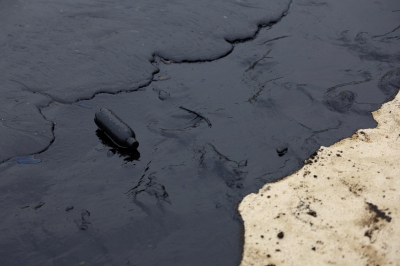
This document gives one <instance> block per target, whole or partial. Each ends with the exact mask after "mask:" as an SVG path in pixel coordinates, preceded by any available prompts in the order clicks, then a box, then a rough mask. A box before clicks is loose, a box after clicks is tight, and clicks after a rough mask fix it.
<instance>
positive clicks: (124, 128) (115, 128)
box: [94, 108, 139, 149]
mask: <svg viewBox="0 0 400 266" xmlns="http://www.w3.org/2000/svg"><path fill="white" fill-rule="evenodd" d="M94 122H95V123H96V125H97V126H98V127H99V129H100V130H102V131H103V132H104V133H105V134H106V135H107V136H108V137H109V138H110V139H111V140H112V141H113V142H114V143H115V144H116V145H118V146H120V147H121V148H130V149H137V147H138V146H139V142H138V141H137V140H136V136H135V132H133V130H132V129H131V128H130V127H129V126H128V125H127V124H125V122H124V121H122V120H121V119H120V118H119V117H118V116H117V115H116V114H114V112H113V111H111V110H109V109H106V108H102V109H101V110H100V111H99V112H97V113H96V114H95V117H94Z"/></svg>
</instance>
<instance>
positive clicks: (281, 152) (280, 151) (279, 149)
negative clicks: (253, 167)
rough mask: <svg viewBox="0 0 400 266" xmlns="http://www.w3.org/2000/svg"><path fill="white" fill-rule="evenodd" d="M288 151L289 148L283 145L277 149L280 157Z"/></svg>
mask: <svg viewBox="0 0 400 266" xmlns="http://www.w3.org/2000/svg"><path fill="white" fill-rule="evenodd" d="M287 151H288V148H287V147H286V146H283V147H279V148H277V149H276V152H277V153H278V156H279V157H282V156H283V155H285V154H286V153H287Z"/></svg>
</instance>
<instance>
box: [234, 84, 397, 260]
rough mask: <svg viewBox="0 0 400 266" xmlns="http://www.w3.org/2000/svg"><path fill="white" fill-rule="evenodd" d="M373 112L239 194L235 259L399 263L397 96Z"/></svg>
mask: <svg viewBox="0 0 400 266" xmlns="http://www.w3.org/2000/svg"><path fill="white" fill-rule="evenodd" d="M397 86H399V87H400V83H399V82H397ZM373 115H374V118H375V120H376V121H377V122H378V126H377V127H376V128H374V129H360V130H358V131H357V132H356V133H355V134H354V135H353V136H352V137H351V138H347V139H344V140H342V141H340V142H338V143H335V144H334V145H332V146H330V147H321V148H320V149H319V150H318V152H316V153H315V154H314V155H313V156H312V157H310V158H309V159H308V160H306V161H305V166H304V167H303V168H302V169H301V170H299V171H297V172H296V173H294V174H293V175H290V176H288V177H286V178H284V179H283V180H280V181H278V182H276V183H271V184H267V185H265V186H264V187H263V188H262V189H260V191H259V192H258V194H250V195H248V196H246V197H245V198H244V200H243V201H242V202H241V204H240V206H239V211H240V213H241V215H242V217H243V219H244V224H245V245H244V255H243V260H242V263H241V265H399V261H400V242H399V241H398V240H399V238H400V208H399V201H400V193H399V190H400V178H399V172H400V167H399V163H398V162H399V160H400V142H399V141H400V119H399V117H400V94H399V95H397V97H396V98H395V99H394V100H393V101H391V102H389V103H386V104H384V105H383V106H382V108H381V109H379V110H377V111H375V112H374V113H373Z"/></svg>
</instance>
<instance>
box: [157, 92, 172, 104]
mask: <svg viewBox="0 0 400 266" xmlns="http://www.w3.org/2000/svg"><path fill="white" fill-rule="evenodd" d="M170 96H171V95H170V94H169V93H168V92H166V91H164V90H160V91H158V98H159V99H160V100H161V101H164V100H166V99H167V98H169V97H170Z"/></svg>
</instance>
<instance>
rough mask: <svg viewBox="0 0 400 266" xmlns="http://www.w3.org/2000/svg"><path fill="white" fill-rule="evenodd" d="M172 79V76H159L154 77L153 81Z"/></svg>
mask: <svg viewBox="0 0 400 266" xmlns="http://www.w3.org/2000/svg"><path fill="white" fill-rule="evenodd" d="M169 79H171V77H170V76H158V77H154V78H153V81H164V80H169Z"/></svg>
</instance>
